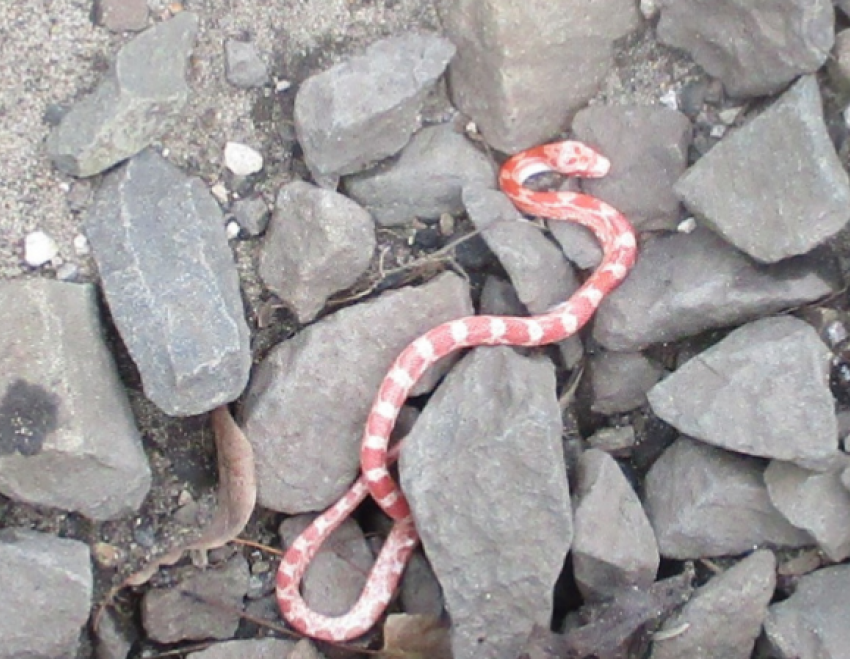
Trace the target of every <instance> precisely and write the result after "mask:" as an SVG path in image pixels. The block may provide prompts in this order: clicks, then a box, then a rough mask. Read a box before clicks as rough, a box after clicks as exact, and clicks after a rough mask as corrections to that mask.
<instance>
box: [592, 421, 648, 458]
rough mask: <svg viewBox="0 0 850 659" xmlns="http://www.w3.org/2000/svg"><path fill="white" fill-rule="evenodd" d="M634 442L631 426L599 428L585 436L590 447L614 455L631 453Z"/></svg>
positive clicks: (619, 455) (633, 432) (622, 455)
mask: <svg viewBox="0 0 850 659" xmlns="http://www.w3.org/2000/svg"><path fill="white" fill-rule="evenodd" d="M635 442H636V438H635V429H634V427H633V426H616V427H614V428H600V429H599V430H597V431H596V432H595V433H593V434H592V435H591V436H590V437H588V438H587V443H588V444H589V445H590V446H591V447H592V448H597V449H599V450H600V451H605V452H606V453H608V454H610V455H613V456H614V457H627V456H629V455H631V453H632V449H633V448H634V446H635Z"/></svg>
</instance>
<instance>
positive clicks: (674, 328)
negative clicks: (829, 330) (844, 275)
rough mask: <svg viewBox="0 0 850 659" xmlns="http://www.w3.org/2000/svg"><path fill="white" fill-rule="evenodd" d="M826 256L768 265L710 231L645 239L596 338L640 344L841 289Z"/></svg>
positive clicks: (625, 345) (602, 311) (625, 346)
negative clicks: (758, 262) (635, 262)
mask: <svg viewBox="0 0 850 659" xmlns="http://www.w3.org/2000/svg"><path fill="white" fill-rule="evenodd" d="M832 264H833V262H832V260H831V258H829V257H828V256H827V255H825V254H811V255H807V256H803V257H797V258H794V259H788V260H786V261H783V262H782V263H776V264H774V265H769V266H764V265H759V264H757V263H755V262H754V261H753V260H752V259H750V258H748V257H747V256H746V255H744V254H742V253H741V252H739V251H738V250H736V249H735V248H733V247H731V246H730V245H729V244H728V243H726V242H725V241H723V240H722V239H721V238H719V237H718V236H717V235H716V234H714V233H713V232H711V231H709V230H707V229H697V230H696V231H694V232H693V233H690V234H682V233H675V234H668V235H664V236H658V237H656V238H653V239H650V240H647V241H646V242H644V243H643V244H642V245H641V251H640V258H638V262H637V264H636V265H635V267H634V268H633V269H632V271H631V272H630V273H629V276H628V277H627V278H626V281H625V282H624V283H623V284H622V285H621V286H620V287H619V288H618V289H617V290H616V291H614V292H613V293H612V294H611V295H609V296H608V297H607V298H606V299H605V300H603V302H602V305H601V306H600V307H599V311H598V312H597V314H596V317H595V321H594V325H593V338H594V339H596V340H597V341H598V342H599V343H601V344H602V345H603V346H604V347H606V348H608V349H609V350H619V351H630V350H641V349H643V348H645V347H647V346H649V345H651V344H653V343H664V342H668V341H676V340H678V339H682V338H685V337H689V336H694V335H696V334H700V333H701V332H704V331H706V330H709V329H714V328H718V327H728V326H730V325H738V324H741V323H744V322H746V321H748V320H753V319H755V318H760V317H762V316H766V315H769V314H772V313H776V312H778V311H782V310H784V309H791V308H794V307H798V306H801V305H803V304H807V303H809V302H814V301H815V300H818V299H820V298H822V297H824V296H826V295H830V294H831V293H833V292H834V291H836V290H838V288H839V284H838V280H839V278H838V276H837V271H836V269H835V268H833V267H832Z"/></svg>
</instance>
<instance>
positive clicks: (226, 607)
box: [142, 554, 249, 643]
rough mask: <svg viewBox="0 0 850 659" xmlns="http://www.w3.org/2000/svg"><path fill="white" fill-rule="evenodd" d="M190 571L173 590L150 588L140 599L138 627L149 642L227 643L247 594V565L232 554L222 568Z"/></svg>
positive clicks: (237, 622)
mask: <svg viewBox="0 0 850 659" xmlns="http://www.w3.org/2000/svg"><path fill="white" fill-rule="evenodd" d="M190 570H191V572H188V576H187V577H186V578H185V579H182V580H181V581H180V582H179V583H178V584H176V585H175V586H173V587H169V588H154V589H152V590H149V591H147V592H146V593H145V595H144V597H143V598H142V626H143V627H144V628H145V631H146V632H147V634H148V636H149V637H150V639H151V640H153V641H155V642H157V643H177V642H179V641H200V640H204V639H211V638H214V639H228V638H230V637H232V636H233V634H234V633H235V632H236V628H237V627H238V626H239V620H240V618H239V611H241V610H242V600H243V598H244V597H245V593H247V592H248V577H249V570H248V561H246V560H245V558H244V557H243V556H242V555H241V554H235V555H234V556H233V557H232V558H231V559H230V560H228V561H227V562H226V563H224V564H222V565H218V566H214V567H213V566H209V567H206V568H205V569H203V570H197V569H195V568H190ZM202 600H207V601H208V602H214V603H215V604H218V606H215V604H208V603H205V602H203V601H202Z"/></svg>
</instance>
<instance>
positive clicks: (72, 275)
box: [56, 263, 80, 282]
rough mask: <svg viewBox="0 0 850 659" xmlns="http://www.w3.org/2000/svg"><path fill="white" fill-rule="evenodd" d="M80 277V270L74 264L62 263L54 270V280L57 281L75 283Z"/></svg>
mask: <svg viewBox="0 0 850 659" xmlns="http://www.w3.org/2000/svg"><path fill="white" fill-rule="evenodd" d="M79 275H80V269H79V268H78V267H77V265H76V264H74V263H63V264H62V265H60V266H59V267H58V268H56V279H58V280H59V281H71V282H72V281H76V280H77V277H79Z"/></svg>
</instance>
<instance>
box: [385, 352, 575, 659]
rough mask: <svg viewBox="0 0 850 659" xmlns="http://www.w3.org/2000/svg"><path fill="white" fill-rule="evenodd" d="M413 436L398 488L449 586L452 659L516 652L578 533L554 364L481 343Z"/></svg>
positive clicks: (546, 606)
mask: <svg viewBox="0 0 850 659" xmlns="http://www.w3.org/2000/svg"><path fill="white" fill-rule="evenodd" d="M405 442H406V443H405V447H404V450H403V451H402V455H401V464H400V474H401V482H402V487H403V489H404V491H405V492H406V493H407V495H408V497H409V498H410V503H411V506H412V509H413V512H414V516H415V518H416V520H417V525H418V527H419V531H420V533H421V534H422V543H423V547H424V549H425V552H426V554H427V556H428V558H429V560H430V561H431V565H432V567H433V568H434V572H435V574H436V575H437V578H438V580H439V581H440V584H441V585H442V587H443V593H444V596H445V599H446V608H447V610H448V612H449V615H450V616H451V619H452V631H451V635H452V649H453V652H454V657H455V659H472V658H475V659H498V658H501V657H515V656H518V654H519V651H520V649H521V648H522V647H523V644H524V643H525V641H526V639H527V638H528V634H529V632H530V631H531V628H532V627H533V626H534V625H535V624H539V625H548V623H549V619H550V617H551V614H552V593H553V586H554V584H555V581H556V579H557V578H558V574H559V573H560V571H561V568H562V567H563V561H564V557H565V556H566V554H567V551H568V550H569V545H570V540H571V538H572V522H571V511H570V502H569V490H568V486H567V476H566V468H565V465H564V456H563V449H562V447H561V416H560V410H559V407H558V401H557V398H556V395H555V374H554V368H553V366H552V363H551V362H549V361H548V360H547V359H544V358H541V357H539V356H538V357H521V356H520V355H518V354H517V353H516V352H515V351H514V350H513V349H511V348H507V347H498V348H477V349H475V350H473V351H472V352H471V353H470V354H469V355H467V356H466V357H464V358H463V359H462V360H461V361H460V362H459V363H458V364H457V365H456V366H455V367H454V368H453V369H452V371H451V372H450V373H449V375H448V376H447V377H446V379H445V381H444V382H443V383H442V385H441V386H440V388H439V389H438V390H437V391H436V393H435V394H434V395H433V396H432V397H431V400H430V401H429V403H428V405H427V406H426V407H425V409H424V411H423V412H422V414H421V416H420V417H419V420H418V421H417V423H416V425H415V426H414V428H413V430H412V431H411V433H410V434H409V435H408V436H407V439H406V440H405ZM531 484H533V486H532V485H531Z"/></svg>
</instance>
